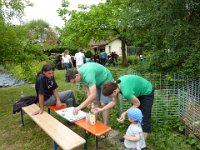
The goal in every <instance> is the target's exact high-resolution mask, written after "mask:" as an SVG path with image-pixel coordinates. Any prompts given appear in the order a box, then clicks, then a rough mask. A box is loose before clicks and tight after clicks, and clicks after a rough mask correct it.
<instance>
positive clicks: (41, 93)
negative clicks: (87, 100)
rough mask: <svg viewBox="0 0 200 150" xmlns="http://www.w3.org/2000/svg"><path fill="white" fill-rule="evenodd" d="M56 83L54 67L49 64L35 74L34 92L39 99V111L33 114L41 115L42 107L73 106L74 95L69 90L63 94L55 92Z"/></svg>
mask: <svg viewBox="0 0 200 150" xmlns="http://www.w3.org/2000/svg"><path fill="white" fill-rule="evenodd" d="M57 87H58V85H57V83H56V81H55V79H54V67H53V66H52V65H51V64H45V65H44V66H43V67H42V70H41V71H40V72H39V73H38V74H37V79H36V83H35V90H36V93H37V97H38V99H39V105H40V109H39V110H38V111H36V112H34V113H33V115H36V114H42V113H43V111H44V106H50V105H55V104H56V107H58V108H59V107H61V106H62V102H64V103H66V105H67V106H75V105H76V101H75V97H74V94H73V92H72V91H71V90H66V91H64V92H60V93H58V92H57Z"/></svg>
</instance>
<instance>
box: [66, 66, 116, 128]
mask: <svg viewBox="0 0 200 150" xmlns="http://www.w3.org/2000/svg"><path fill="white" fill-rule="evenodd" d="M112 80H113V79H112V74H111V73H110V71H109V70H108V69H107V68H105V67H104V66H102V65H100V64H98V63H86V64H84V65H83V66H81V67H80V68H78V70H77V69H74V68H72V69H69V70H67V73H66V81H67V82H71V83H74V84H75V83H81V84H83V85H84V86H85V87H86V92H87V98H86V100H85V101H83V102H82V103H81V104H80V105H79V106H77V107H75V109H74V111H73V113H74V114H77V113H78V111H79V110H81V109H83V108H85V107H86V106H88V105H89V104H91V103H92V102H94V100H95V99H96V100H97V101H98V102H100V104H101V105H102V106H104V105H106V104H108V103H109V102H111V99H110V98H109V97H106V96H104V95H103V94H102V92H101V87H102V85H103V84H104V83H107V82H110V81H112ZM108 116H109V110H105V111H103V119H104V124H106V125H107V124H108Z"/></svg>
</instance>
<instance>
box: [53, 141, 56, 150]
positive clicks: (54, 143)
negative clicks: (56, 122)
mask: <svg viewBox="0 0 200 150" xmlns="http://www.w3.org/2000/svg"><path fill="white" fill-rule="evenodd" d="M53 149H54V150H57V144H56V142H54V141H53Z"/></svg>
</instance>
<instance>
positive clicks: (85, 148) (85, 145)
mask: <svg viewBox="0 0 200 150" xmlns="http://www.w3.org/2000/svg"><path fill="white" fill-rule="evenodd" d="M87 140H88V134H87V131H86V130H85V141H86V142H85V144H84V150H87Z"/></svg>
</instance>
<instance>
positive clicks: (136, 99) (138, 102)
mask: <svg viewBox="0 0 200 150" xmlns="http://www.w3.org/2000/svg"><path fill="white" fill-rule="evenodd" d="M130 102H131V104H133V105H132V107H134V108H138V107H139V106H140V100H139V99H138V98H137V97H135V96H134V97H133V98H132V99H131V100H130Z"/></svg>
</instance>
